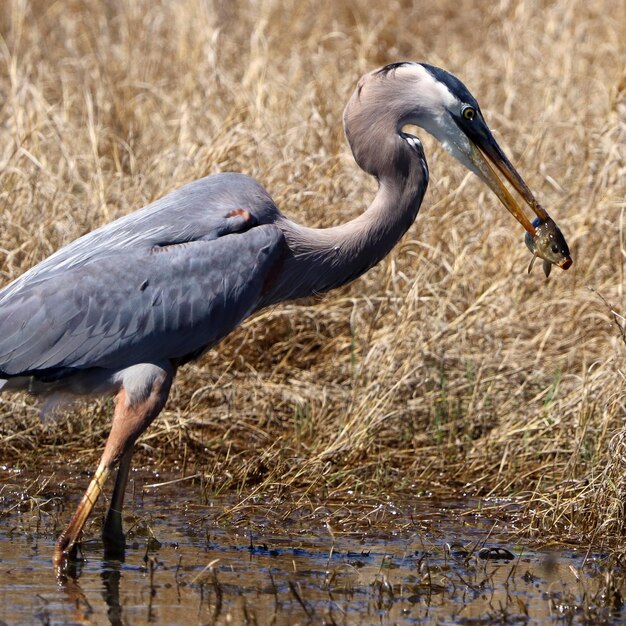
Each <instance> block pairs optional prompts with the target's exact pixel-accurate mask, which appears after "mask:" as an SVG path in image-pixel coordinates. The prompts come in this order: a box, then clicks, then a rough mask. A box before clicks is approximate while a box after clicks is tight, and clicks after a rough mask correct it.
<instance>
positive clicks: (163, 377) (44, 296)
mask: <svg viewBox="0 0 626 626" xmlns="http://www.w3.org/2000/svg"><path fill="white" fill-rule="evenodd" d="M343 120H344V128H345V134H346V137H347V139H348V142H349V144H350V147H351V149H352V153H353V155H354V159H355V160H356V163H357V164H358V165H359V167H360V168H362V169H363V170H364V171H365V172H367V173H368V174H371V175H372V176H374V177H376V179H377V181H378V190H377V192H376V195H375V197H374V199H373V201H372V203H371V204H370V206H369V207H368V208H367V209H366V210H365V211H364V212H363V213H362V214H360V215H359V216H358V217H356V218H354V219H352V220H351V221H349V222H347V223H345V224H342V225H340V226H335V227H332V228H308V227H306V226H303V225H300V224H297V223H295V222H293V221H291V220H290V219H288V218H287V217H285V215H283V213H281V212H280V210H279V209H278V207H277V206H276V205H275V203H274V202H273V200H272V198H271V197H270V195H269V194H268V192H267V191H266V190H265V189H264V188H263V187H262V186H261V185H260V184H259V183H258V182H256V181H255V180H253V179H252V178H249V177H247V176H245V175H242V174H237V173H222V174H216V175H212V176H208V177H206V178H203V179H201V180H197V181H195V182H192V183H190V184H188V185H185V186H184V187H181V188H179V189H177V190H175V191H173V192H172V193H170V194H169V195H167V196H165V197H163V198H161V199H159V200H157V201H155V202H153V203H152V204H149V205H148V206H146V207H144V208H142V209H140V210H138V211H136V212H134V213H131V214H129V215H126V216H125V217H122V218H120V219H118V220H116V221H114V222H112V223H110V224H107V225H105V226H103V227H101V228H98V229H97V230H94V231H93V232H90V233H88V234H86V235H84V236H83V237H80V238H79V239H77V240H75V241H74V242H72V243H70V244H69V245H67V246H66V247H64V248H62V249H60V250H59V251H57V252H56V253H55V254H53V255H51V256H50V257H48V258H47V259H45V260H44V261H42V262H41V263H40V264H38V265H37V266H35V267H33V268H32V269H30V270H29V271H27V272H25V273H24V274H23V275H22V276H20V277H19V278H17V279H16V280H15V281H13V282H12V283H10V284H9V285H7V286H6V287H4V288H3V289H2V290H1V291H0V379H1V380H0V385H3V387H4V389H3V390H26V391H29V392H31V393H33V394H37V395H43V396H46V395H49V394H67V395H70V396H81V395H94V394H102V395H105V394H110V395H114V396H115V410H114V415H113V419H112V424H111V430H110V433H109V435H108V438H107V440H106V443H105V446H104V451H103V454H102V457H101V460H100V463H99V465H98V466H97V469H96V470H95V473H94V475H93V478H92V480H91V482H90V484H89V486H88V488H87V490H86V492H85V494H84V496H83V498H82V500H81V502H80V503H79V505H78V507H77V509H76V511H75V513H74V515H73V517H72V519H71V521H70V522H69V524H68V526H67V527H66V528H65V530H64V531H63V532H62V534H61V535H60V537H59V539H58V542H57V545H56V548H55V553H54V563H55V566H56V567H57V569H58V571H61V570H62V568H64V567H65V566H66V564H67V561H68V558H71V557H72V556H73V555H74V554H75V550H76V546H77V542H78V541H79V538H80V535H81V532H82V529H83V526H84V524H85V522H86V520H87V518H88V516H89V515H90V513H91V511H92V508H93V506H94V503H95V502H96V500H97V499H98V497H99V495H100V493H101V492H102V490H103V487H104V485H105V481H106V480H107V477H108V476H109V475H110V474H111V473H112V472H113V471H114V470H115V469H116V468H117V476H116V479H115V483H114V487H113V493H112V497H111V500H110V505H109V508H108V512H107V515H106V518H105V522H104V526H103V538H104V541H105V546H111V547H113V548H117V549H120V550H123V547H124V534H123V532H122V517H121V515H122V507H123V501H124V491H125V488H126V484H127V480H128V474H129V470H130V466H131V457H132V453H133V448H134V445H135V442H136V440H137V438H138V437H139V436H140V435H141V434H142V433H143V432H144V431H145V430H146V428H148V426H149V425H150V424H151V422H152V421H153V420H154V419H155V418H156V417H157V415H158V414H159V412H160V411H161V410H162V409H163V406H164V405H165V402H166V400H167V397H168V394H169V391H170V388H171V385H172V382H173V380H174V376H175V375H176V372H177V370H178V368H179V367H181V366H183V365H185V364H186V363H188V362H189V361H192V360H194V359H197V358H198V357H200V356H201V355H202V354H203V353H204V352H206V351H207V350H208V349H210V348H211V347H213V346H215V345H216V344H217V343H218V342H219V341H220V340H221V339H222V338H224V337H225V336H226V335H228V334H229V333H230V332H231V331H233V330H234V329H235V328H237V326H239V325H240V324H241V323H242V322H243V321H244V320H245V319H246V318H247V317H248V316H250V315H253V314H254V313H255V312H257V311H259V310H260V309H262V308H264V307H267V306H269V305H273V304H276V303H278V302H283V301H285V300H290V299H294V298H300V297H303V296H308V295H310V294H319V293H322V292H326V291H328V290H330V289H333V288H335V287H339V286H341V285H344V284H345V283H348V282H349V281H352V280H354V279H356V278H358V277H359V276H361V275H362V274H363V273H364V272H366V271H368V270H369V269H370V268H371V267H373V266H374V265H376V264H377V263H378V262H379V261H380V260H381V259H383V258H384V257H385V256H386V255H387V254H388V253H389V251H390V250H391V249H392V247H393V246H394V245H395V244H396V243H397V242H398V240H399V239H400V238H401V237H402V235H403V234H404V233H405V232H406V231H407V229H408V228H409V227H410V226H411V224H412V223H413V222H414V220H415V218H416V216H417V213H418V211H419V208H420V204H421V202H422V199H423V197H424V193H425V191H426V187H427V184H428V166H427V164H426V158H425V156H424V151H423V148H422V144H421V142H420V140H419V138H418V137H417V136H416V135H415V134H414V132H413V129H414V128H415V127H416V126H417V127H421V128H422V129H424V130H425V131H426V132H428V133H430V134H431V135H433V136H434V137H435V138H436V139H437V140H438V141H440V142H441V143H442V144H443V146H444V147H445V148H446V149H447V150H448V151H449V152H450V153H451V154H452V155H453V156H454V157H455V158H456V159H457V160H458V161H460V162H461V163H462V164H463V165H464V166H465V167H467V168H468V169H469V170H471V171H473V172H474V173H475V174H477V175H478V176H479V177H480V178H481V179H482V180H483V181H484V182H485V183H486V184H487V185H488V186H489V187H490V188H491V189H492V190H493V192H494V193H495V194H496V195H497V196H498V198H499V199H500V200H501V202H502V204H503V205H504V206H505V207H506V208H507V209H508V210H509V211H510V212H511V213H512V215H513V216H514V217H515V218H516V219H517V220H518V221H519V222H520V224H521V225H522V226H523V228H524V229H525V230H526V231H527V233H528V234H529V236H531V237H534V236H536V229H535V226H534V225H533V223H531V221H530V220H529V219H528V218H527V217H526V215H525V214H524V212H523V211H522V209H521V206H520V204H519V203H518V202H517V201H516V200H515V199H514V197H513V196H512V194H511V193H510V192H509V190H508V188H507V186H506V184H505V182H504V180H502V179H501V178H500V176H499V174H501V175H502V176H503V177H504V179H506V180H507V181H508V182H509V183H510V185H511V186H512V187H513V188H514V189H515V190H516V191H517V192H518V193H519V195H520V196H521V198H522V199H523V200H524V202H525V203H526V204H527V205H528V206H529V207H530V209H531V210H532V211H533V212H534V213H535V214H536V215H537V216H538V218H539V220H540V221H541V222H546V221H547V220H549V217H548V215H547V213H546V212H545V211H544V210H543V209H542V208H541V206H540V205H539V204H538V203H537V201H536V200H535V198H534V197H533V194H532V193H531V191H530V190H529V188H528V186H527V185H526V183H525V182H524V181H523V180H522V178H521V176H520V175H519V174H518V173H517V171H516V170H515V168H514V167H513V166H512V165H511V163H510V161H509V160H508V158H507V157H506V156H505V154H504V153H503V151H502V150H501V149H500V147H499V146H498V143H497V142H496V140H495V139H494V137H493V135H492V133H491V131H490V130H489V128H488V126H487V124H486V122H485V120H484V118H483V115H482V113H481V110H480V107H479V106H478V103H477V102H476V100H475V99H474V97H473V96H472V95H471V93H470V92H469V91H468V90H467V88H466V87H465V86H464V85H463V83H462V82H461V81H460V80H458V79H457V78H456V77H454V76H453V75H452V74H450V73H448V72H446V71H444V70H442V69H439V68H437V67H434V66H432V65H428V64H425V63H415V62H400V63H393V64H390V65H387V66H385V67H383V68H379V69H376V70H374V71H372V72H370V73H368V74H366V75H365V76H363V77H362V78H361V79H360V81H359V82H358V85H357V87H356V89H355V91H354V93H353V95H352V96H351V98H350V100H349V102H348V104H347V106H346V109H345V112H344V117H343ZM498 173H499V174H498ZM551 243H552V246H551V248H552V250H551V251H550V250H547V251H546V252H545V255H547V256H549V255H550V254H552V255H553V256H552V257H551V258H549V259H548V261H550V262H552V263H555V264H558V265H560V266H561V267H562V268H564V269H567V267H569V265H570V264H571V259H570V257H569V251H567V244H565V241H564V240H563V241H562V242H561V241H560V240H558V241H557V242H556V243H555V242H554V241H552V242H551Z"/></svg>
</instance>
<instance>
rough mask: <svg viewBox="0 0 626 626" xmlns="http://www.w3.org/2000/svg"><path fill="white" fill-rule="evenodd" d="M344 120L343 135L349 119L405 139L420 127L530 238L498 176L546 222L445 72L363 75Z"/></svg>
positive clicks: (420, 68)
mask: <svg viewBox="0 0 626 626" xmlns="http://www.w3.org/2000/svg"><path fill="white" fill-rule="evenodd" d="M359 117H360V124H359V123H358V120H359ZM344 120H345V124H346V131H347V132H348V126H349V124H351V123H352V121H353V120H355V121H356V122H357V123H356V124H355V126H356V127H357V129H359V126H360V130H365V126H366V125H369V124H371V125H374V126H375V125H378V126H382V125H385V123H386V122H390V123H392V124H393V125H394V127H395V128H394V129H393V132H395V133H396V134H397V135H399V136H402V135H403V134H404V135H406V133H405V132H404V130H403V129H406V127H407V126H408V125H415V126H419V127H421V128H423V129H424V130H425V131H427V132H428V133H430V134H431V135H433V136H434V137H435V138H436V139H437V140H438V141H439V142H441V144H442V145H443V146H444V148H445V149H446V150H447V151H448V152H449V153H450V154H451V155H452V156H453V157H455V158H456V159H457V160H458V161H459V162H461V163H462V164H463V165H464V166H465V167H467V168H468V169H469V170H471V171H472V172H474V173H475V174H477V175H478V176H479V177H480V178H481V179H482V180H483V181H484V182H485V183H486V184H487V185H488V186H489V187H490V188H491V189H492V190H493V192H494V193H495V194H496V195H497V196H498V198H499V199H500V200H501V201H502V203H503V204H504V206H505V207H506V208H507V209H508V210H509V211H510V212H511V213H512V214H513V216H514V217H515V218H516V219H517V220H518V221H519V222H520V223H521V224H522V226H523V227H524V228H525V230H526V231H527V232H528V233H529V234H530V235H532V236H535V235H536V229H535V227H534V226H533V224H532V223H531V221H530V220H529V219H528V217H526V215H525V214H524V212H523V211H522V209H521V207H520V205H519V203H518V202H517V201H516V200H515V199H514V197H513V196H512V195H511V193H510V191H509V190H508V188H507V187H506V185H505V184H504V182H503V180H502V179H501V178H500V176H499V175H498V173H499V174H501V175H502V176H503V177H504V178H505V179H506V180H507V181H508V182H509V183H510V184H511V186H512V187H513V188H514V189H515V190H516V191H517V192H518V193H519V194H520V196H521V197H522V198H523V200H524V202H525V203H526V204H527V205H528V206H529V207H530V209H531V210H532V211H533V212H534V213H535V214H536V215H537V216H538V217H539V218H540V219H541V220H542V221H547V220H548V219H549V216H548V214H547V213H546V211H545V210H544V209H543V208H542V207H541V206H540V205H539V203H538V202H537V200H535V198H534V196H533V194H532V192H531V191H530V189H529V187H528V185H526V183H525V182H524V180H523V179H522V177H521V176H520V175H519V174H518V172H517V170H516V169H515V168H514V167H513V165H512V164H511V162H510V161H509V159H508V158H507V156H506V155H505V154H504V152H503V151H502V149H501V148H500V146H499V145H498V143H497V142H496V140H495V138H494V137H493V134H492V133H491V131H490V130H489V127H488V126H487V123H486V122H485V119H484V117H483V114H482V112H481V110H480V107H479V105H478V102H477V101H476V99H475V98H474V96H472V94H471V93H470V92H469V90H468V89H467V87H465V85H464V84H463V83H462V82H461V81H460V80H459V79H458V78H456V77H455V76H453V75H452V74H450V73H449V72H446V71H445V70H442V69H439V68H438V67H434V66H432V65H427V64H425V63H412V62H402V63H393V64H391V65H387V66H385V67H383V68H381V69H378V70H375V71H373V72H371V73H369V74H366V75H365V76H364V77H363V78H362V79H361V81H360V83H359V86H358V87H357V89H356V91H355V93H354V95H353V96H352V99H351V101H350V103H348V107H347V108H346V112H345V114H344ZM368 120H369V121H368ZM387 130H388V131H389V130H390V128H389V127H388V126H387ZM357 132H358V130H357ZM409 132H410V131H409ZM348 136H349V138H350V133H349V132H348ZM373 143H374V142H372V144H373ZM355 156H357V155H356V153H355ZM497 172H498V173H497Z"/></svg>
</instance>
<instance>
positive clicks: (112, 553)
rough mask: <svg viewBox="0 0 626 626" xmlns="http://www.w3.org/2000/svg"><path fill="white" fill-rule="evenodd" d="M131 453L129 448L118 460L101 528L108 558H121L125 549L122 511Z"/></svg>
mask: <svg viewBox="0 0 626 626" xmlns="http://www.w3.org/2000/svg"><path fill="white" fill-rule="evenodd" d="M133 452H134V447H133V446H131V447H130V448H129V449H128V450H127V451H126V452H125V454H124V456H122V458H121V459H120V466H119V468H118V470H117V478H116V479H115V486H114V487H113V495H112V496H111V503H110V504H109V510H108V511H107V516H106V519H105V520H104V526H103V528H102V539H103V541H104V552H105V556H106V557H110V558H115V557H120V556H123V554H124V548H125V547H126V537H125V536H124V531H123V530H122V509H123V508H124V495H125V493H126V484H127V483H128V475H129V473H130V465H131V461H132V458H133Z"/></svg>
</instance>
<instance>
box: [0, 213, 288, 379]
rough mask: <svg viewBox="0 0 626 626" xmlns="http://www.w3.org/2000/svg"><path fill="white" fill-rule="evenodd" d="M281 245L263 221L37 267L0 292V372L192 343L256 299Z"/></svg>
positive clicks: (221, 330) (229, 322)
mask: <svg viewBox="0 0 626 626" xmlns="http://www.w3.org/2000/svg"><path fill="white" fill-rule="evenodd" d="M242 219H243V218H242V217H241V216H239V215H238V216H235V217H232V218H229V220H239V221H241V220H242ZM228 228H229V224H226V225H225V226H224V229H225V230H227V229H228ZM283 245H284V240H283V236H282V233H281V231H280V230H279V229H278V228H277V227H275V226H272V225H265V226H257V227H254V228H251V229H249V230H247V231H245V232H243V233H238V234H226V235H222V236H218V237H213V238H208V239H201V240H198V241H192V242H185V243H183V244H178V245H167V246H159V247H157V248H156V249H155V248H154V247H152V246H151V247H142V248H140V249H125V248H122V249H118V250H114V251H113V252H111V253H110V254H108V255H99V256H97V257H94V258H92V259H90V260H89V261H88V262H86V263H84V264H82V265H78V266H74V267H67V268H65V270H64V271H63V272H54V271H53V272H51V273H50V276H49V277H48V278H47V279H46V278H45V276H42V275H41V274H39V275H38V277H37V280H36V281H33V284H32V285H29V284H28V283H26V284H24V285H22V286H21V288H20V289H19V290H17V291H15V292H13V293H11V294H9V295H8V297H2V294H0V375H6V376H15V375H18V374H22V375H23V374H25V373H31V374H33V373H34V374H36V373H37V372H42V371H46V372H48V373H49V372H50V371H51V370H57V369H58V370H62V369H65V368H89V367H104V368H114V369H118V368H121V367H127V366H128V365H130V364H133V363H141V362H150V361H153V360H163V359H164V358H169V359H176V358H184V357H185V356H186V355H189V354H193V353H197V352H199V351H201V350H202V349H204V348H205V347H208V346H210V345H213V344H215V343H216V342H217V341H219V339H221V338H222V337H224V336H225V335H226V334H227V333H229V332H230V331H231V330H233V329H234V328H235V327H236V326H237V325H238V324H239V323H241V321H242V320H243V319H245V317H247V316H248V315H249V314H250V313H252V312H253V311H254V310H255V309H256V308H257V306H258V304H259V300H260V297H261V295H262V288H263V284H264V280H265V278H266V276H267V274H268V273H269V272H270V270H271V268H272V267H273V265H274V264H275V263H276V262H277V260H278V259H279V257H280V255H281V254H282V250H283Z"/></svg>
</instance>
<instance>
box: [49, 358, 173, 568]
mask: <svg viewBox="0 0 626 626" xmlns="http://www.w3.org/2000/svg"><path fill="white" fill-rule="evenodd" d="M173 377H174V372H173V371H172V370H165V369H162V368H159V367H156V366H154V367H153V369H152V370H149V371H148V372H147V374H146V373H145V372H144V375H143V376H142V377H141V378H139V377H138V376H137V375H136V374H135V376H134V377H133V376H129V383H128V385H127V383H126V377H125V378H124V383H123V386H122V388H121V390H120V392H119V393H118V394H117V397H116V404H115V414H114V415H113V423H112V425H111V432H110V433H109V437H108V439H107V442H106V445H105V447H104V453H103V454H102V458H101V459H100V464H99V465H98V469H97V470H96V473H95V474H94V477H93V479H92V480H91V483H90V484H89V487H88V488H87V491H86V492H85V495H84V496H83V498H82V500H81V501H80V504H79V505H78V508H77V509H76V512H75V513H74V516H73V517H72V519H71V521H70V523H69V524H68V526H67V528H66V529H65V530H64V531H63V532H62V533H61V536H60V537H59V539H58V541H57V545H56V548H55V550H54V557H53V561H54V565H55V567H56V568H57V570H59V572H60V570H61V569H62V568H63V565H64V563H65V560H66V559H67V558H68V557H72V556H74V553H75V550H76V543H77V541H78V537H79V536H80V533H81V531H82V529H83V526H84V525H85V522H86V521H87V518H88V517H89V514H90V513H91V511H92V509H93V507H94V504H95V503H96V500H97V499H98V497H99V496H100V494H101V493H102V489H103V486H104V483H105V481H106V479H107V477H108V475H109V474H110V473H111V471H112V469H113V468H114V467H115V465H116V464H117V463H119V462H120V461H121V460H122V459H124V460H125V461H126V459H125V457H126V455H127V454H128V460H127V464H128V466H130V456H131V454H132V449H133V446H134V444H135V441H136V440H137V437H139V435H141V433H143V431H144V430H145V429H146V428H147V427H148V426H149V425H150V423H151V422H152V420H154V418H155V417H156V416H157V415H158V414H159V413H160V411H161V409H162V408H163V406H164V405H165V401H166V400H167V396H168V394H169V390H170V387H171V384H172V380H173ZM127 386H128V387H129V389H128V390H127V388H126V387H127ZM128 469H129V468H128V467H126V469H125V470H124V471H123V472H122V482H123V483H124V484H123V485H122V484H121V483H120V487H119V488H118V489H117V491H118V492H119V491H120V490H121V491H122V492H123V487H124V486H125V484H126V478H127V476H128ZM124 474H125V476H124ZM116 487H117V483H116ZM117 500H118V501H119V504H121V500H120V497H119V496H118V497H117ZM120 526H121V524H120Z"/></svg>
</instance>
